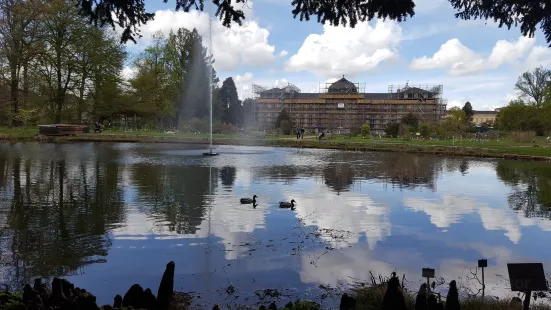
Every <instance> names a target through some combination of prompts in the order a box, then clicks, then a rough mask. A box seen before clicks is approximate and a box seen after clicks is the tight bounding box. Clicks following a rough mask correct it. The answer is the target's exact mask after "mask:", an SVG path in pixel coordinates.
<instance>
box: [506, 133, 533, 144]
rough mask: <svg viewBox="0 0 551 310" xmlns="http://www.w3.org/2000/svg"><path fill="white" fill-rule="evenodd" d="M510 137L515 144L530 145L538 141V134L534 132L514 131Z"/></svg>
mask: <svg viewBox="0 0 551 310" xmlns="http://www.w3.org/2000/svg"><path fill="white" fill-rule="evenodd" d="M509 137H510V138H511V140H513V141H514V142H519V143H528V142H532V141H534V140H535V139H536V132H534V131H513V132H511V133H510V134H509Z"/></svg>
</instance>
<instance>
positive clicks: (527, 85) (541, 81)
mask: <svg viewBox="0 0 551 310" xmlns="http://www.w3.org/2000/svg"><path fill="white" fill-rule="evenodd" d="M550 24H551V23H550ZM550 35H551V33H550ZM550 83H551V70H549V69H544V68H543V67H538V68H535V69H534V70H533V71H531V72H530V71H527V72H524V73H523V74H522V75H521V76H519V78H518V80H517V83H516V84H515V89H516V90H518V91H519V92H520V94H521V97H523V98H525V99H527V100H529V101H533V104H534V105H535V106H536V107H541V106H542V105H543V103H544V101H545V99H546V97H545V96H546V94H547V91H548V87H549V84H550Z"/></svg>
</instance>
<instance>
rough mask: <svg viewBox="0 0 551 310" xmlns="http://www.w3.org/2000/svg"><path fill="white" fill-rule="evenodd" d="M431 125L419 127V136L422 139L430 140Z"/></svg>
mask: <svg viewBox="0 0 551 310" xmlns="http://www.w3.org/2000/svg"><path fill="white" fill-rule="evenodd" d="M430 129H431V128H430V125H429V124H427V123H423V124H421V126H420V127H419V134H420V135H421V137H423V138H428V137H429V136H430Z"/></svg>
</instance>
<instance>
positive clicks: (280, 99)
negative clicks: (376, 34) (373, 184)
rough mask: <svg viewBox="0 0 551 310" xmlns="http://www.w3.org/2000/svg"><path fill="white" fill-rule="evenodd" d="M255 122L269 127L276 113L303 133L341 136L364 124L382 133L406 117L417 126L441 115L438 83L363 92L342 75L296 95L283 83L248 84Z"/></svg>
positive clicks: (362, 87) (294, 89) (295, 89)
mask: <svg viewBox="0 0 551 310" xmlns="http://www.w3.org/2000/svg"><path fill="white" fill-rule="evenodd" d="M252 89H253V94H254V97H253V99H254V100H255V106H254V115H255V121H256V122H257V124H258V125H259V126H260V127H263V128H265V129H269V128H273V127H274V125H275V121H276V118H277V116H278V114H279V112H280V111H281V110H282V109H286V110H287V112H288V114H289V116H290V117H291V120H292V122H293V126H302V127H304V128H305V129H307V130H310V131H314V130H319V129H321V130H330V131H332V132H335V133H346V132H348V131H349V130H350V128H354V127H360V126H362V125H363V124H369V126H370V127H371V131H372V132H375V133H377V132H382V131H384V129H385V128H386V126H387V125H388V124H389V123H392V122H400V120H401V119H402V118H403V117H404V116H405V115H407V114H408V113H413V114H414V115H416V116H417V117H418V118H419V120H420V122H426V121H435V120H439V119H441V118H442V117H443V116H444V115H445V113H446V103H445V101H444V100H443V99H442V91H443V86H442V85H426V86H410V85H409V84H408V83H406V84H405V85H390V86H389V87H388V93H367V92H365V84H361V83H352V82H350V81H348V80H347V79H346V78H345V77H344V76H343V77H342V79H340V80H338V81H336V82H334V83H325V84H323V85H320V88H319V92H318V93H302V92H301V91H300V89H299V88H298V87H296V86H295V85H293V84H291V83H289V84H288V85H287V86H286V87H283V88H265V87H262V86H259V85H255V84H253V87H252Z"/></svg>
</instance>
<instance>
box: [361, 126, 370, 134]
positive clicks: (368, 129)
mask: <svg viewBox="0 0 551 310" xmlns="http://www.w3.org/2000/svg"><path fill="white" fill-rule="evenodd" d="M369 136H371V128H370V127H369V125H368V124H363V125H362V137H369Z"/></svg>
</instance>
